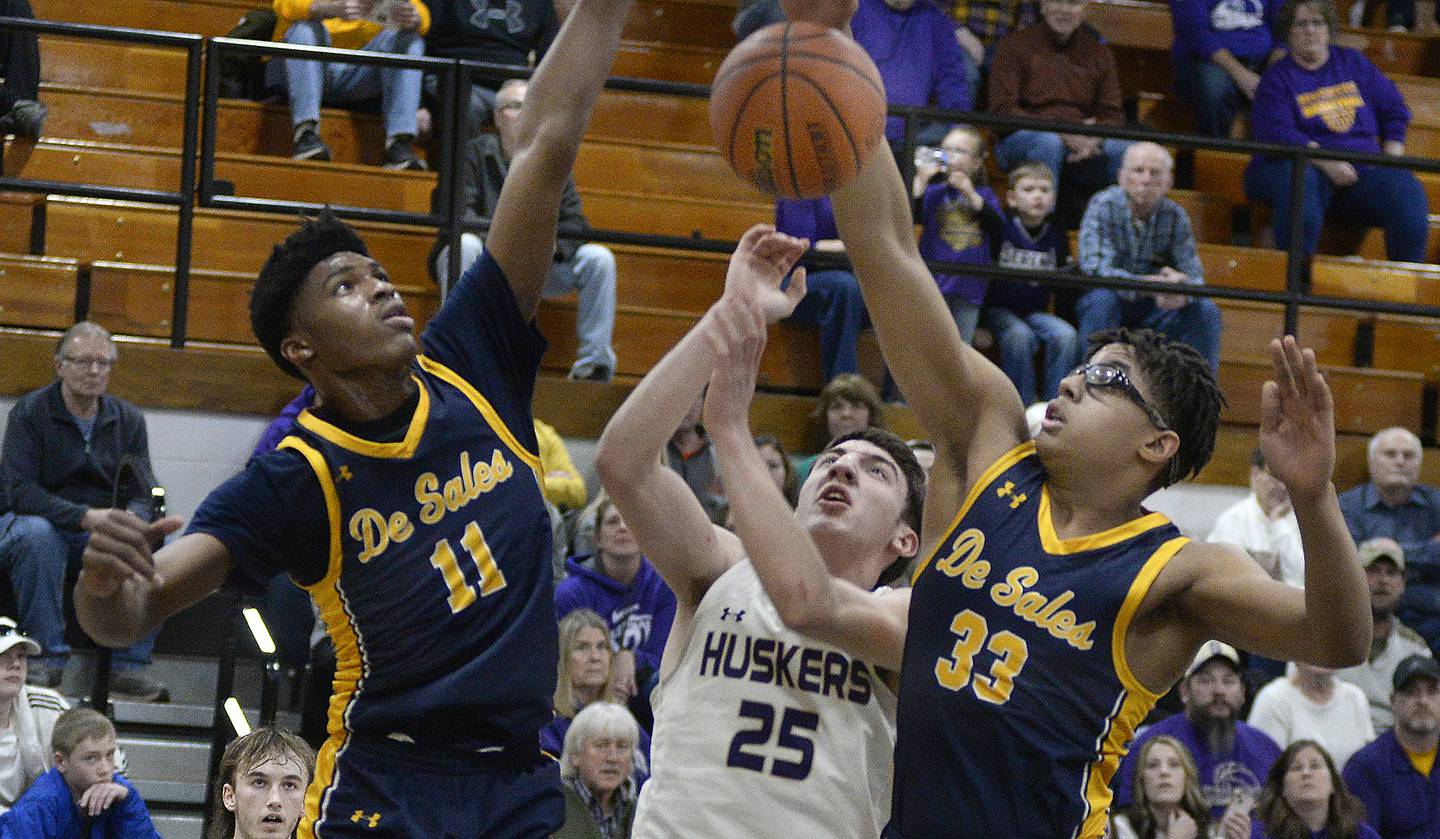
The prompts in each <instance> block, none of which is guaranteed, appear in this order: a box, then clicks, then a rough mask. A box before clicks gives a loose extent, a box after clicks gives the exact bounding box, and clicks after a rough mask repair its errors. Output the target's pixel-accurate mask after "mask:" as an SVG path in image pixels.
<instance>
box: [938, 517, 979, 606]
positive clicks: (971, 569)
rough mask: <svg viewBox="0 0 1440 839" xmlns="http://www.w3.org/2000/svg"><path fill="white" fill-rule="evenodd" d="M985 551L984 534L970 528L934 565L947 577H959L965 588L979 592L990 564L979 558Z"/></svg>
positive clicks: (958, 537) (951, 544)
mask: <svg viewBox="0 0 1440 839" xmlns="http://www.w3.org/2000/svg"><path fill="white" fill-rule="evenodd" d="M984 550H985V534H984V533H981V532H980V531H979V530H978V529H976V528H974V527H972V528H970V529H968V530H966V531H965V532H963V533H961V534H960V535H959V536H956V537H955V541H954V542H951V543H950V553H949V555H948V556H946V557H945V558H944V559H942V560H940V561H939V562H937V563H935V567H936V568H938V569H940V572H941V573H943V574H944V575H945V576H947V577H959V578H960V582H962V583H964V584H965V587H966V588H970V589H974V590H976V591H979V590H980V588H981V586H983V585H985V578H986V577H988V576H990V563H989V562H988V561H986V560H983V559H981V558H980V553H981V552H982V551H984Z"/></svg>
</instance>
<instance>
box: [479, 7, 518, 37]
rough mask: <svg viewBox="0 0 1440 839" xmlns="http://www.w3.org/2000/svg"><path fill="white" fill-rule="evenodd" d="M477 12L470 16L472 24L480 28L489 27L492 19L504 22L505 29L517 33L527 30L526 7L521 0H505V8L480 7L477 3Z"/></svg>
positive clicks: (513, 33)
mask: <svg viewBox="0 0 1440 839" xmlns="http://www.w3.org/2000/svg"><path fill="white" fill-rule="evenodd" d="M475 5H476V10H475V14H473V15H471V16H470V25H471V26H474V27H476V28H478V29H489V28H490V21H492V20H493V21H497V22H503V23H504V24H505V31H506V32H508V33H510V34H511V35H515V34H517V33H520V32H524V31H525V16H524V14H525V7H524V6H522V5H521V4H520V0H505V8H503V9H498V8H489V7H488V6H487V7H486V8H484V9H481V8H479V5H480V4H479V3H476V4H475Z"/></svg>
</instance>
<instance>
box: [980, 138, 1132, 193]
mask: <svg viewBox="0 0 1440 839" xmlns="http://www.w3.org/2000/svg"><path fill="white" fill-rule="evenodd" d="M1130 146H1131V142H1130V141H1129V140H1111V139H1108V138H1107V139H1105V140H1103V141H1102V145H1101V147H1100V151H1101V154H1103V155H1105V158H1106V164H1107V167H1108V169H1109V175H1110V180H1112V181H1113V180H1115V176H1116V175H1117V174H1118V173H1119V172H1120V162H1121V160H1122V159H1123V158H1124V157H1125V150H1126V149H1128V148H1130ZM1066 153H1067V151H1066V148H1065V141H1064V140H1062V139H1060V135H1059V134H1056V133H1055V132H1053V131H1031V130H1029V129H1023V130H1020V131H1016V132H1015V133H1014V134H1011V135H1010V136H1009V137H1006V138H1005V139H1003V140H1001V141H1000V143H999V145H997V146H996V147H995V162H996V163H998V164H1000V168H1001V169H1004V170H1005V171H1007V172H1008V171H1010V170H1011V169H1014V168H1015V167H1016V166H1019V165H1020V164H1021V163H1024V162H1025V161H1027V160H1033V161H1035V162H1037V163H1043V164H1045V165H1046V166H1048V167H1049V168H1050V171H1051V172H1054V173H1055V183H1057V184H1058V183H1060V169H1061V167H1063V166H1064V165H1065V155H1066Z"/></svg>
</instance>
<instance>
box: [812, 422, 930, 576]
mask: <svg viewBox="0 0 1440 839" xmlns="http://www.w3.org/2000/svg"><path fill="white" fill-rule="evenodd" d="M847 440H864V441H865V442H867V443H871V444H873V445H875V446H877V447H878V448H880V449H881V450H883V451H884V452H885V453H886V454H888V455H890V457H891V458H893V459H894V460H895V465H896V466H899V467H900V474H901V475H903V476H904V477H905V508H904V509H903V510H902V511H901V513H900V519H901V520H902V521H904V522H905V524H906V525H908V526H909V527H910V529H911V530H914V531H915V535H916V536H919V535H920V518H921V516H922V515H923V514H924V511H925V470H924V469H921V468H920V461H918V460H916V459H915V453H914V452H912V451H910V447H909V446H907V445H905V441H904V440H902V439H900V438H899V437H897V436H896V435H894V434H892V433H890V432H889V431H886V430H885V429H883V428H874V427H870V428H862V429H860V430H859V431H852V432H850V433H849V434H842V435H840V436H839V437H836V438H835V439H834V440H831V441H830V444H829V445H828V446H826V447H825V451H829V450H830V449H833V448H835V447H836V446H838V445H840V444H841V443H844V442H846V441H847ZM820 454H821V455H823V454H825V452H824V451H822V452H821V453H820ZM913 558H914V557H913V556H902V557H900V558H898V559H896V560H895V561H894V562H892V563H890V565H889V566H888V567H887V568H886V569H885V570H884V571H882V572H881V573H880V579H879V581H878V582H879V583H880V585H889V584H890V583H892V582H894V581H895V580H897V579H899V578H900V576H901V575H902V574H904V573H905V568H906V567H907V566H908V565H909V564H910V560H912V559H913Z"/></svg>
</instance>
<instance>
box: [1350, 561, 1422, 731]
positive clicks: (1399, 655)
mask: <svg viewBox="0 0 1440 839" xmlns="http://www.w3.org/2000/svg"><path fill="white" fill-rule="evenodd" d="M1357 552H1358V553H1359V555H1360V564H1361V565H1363V566H1365V578H1366V580H1367V581H1368V582H1369V583H1370V614H1371V615H1372V616H1374V619H1375V624H1374V629H1373V630H1372V632H1371V635H1370V658H1369V660H1367V661H1366V662H1365V663H1364V664H1358V665H1356V666H1354V667H1348V668H1346V669H1344V670H1339V671H1336V673H1335V677H1336V678H1337V679H1343V680H1345V681H1347V682H1350V683H1351V684H1354V685H1358V686H1359V687H1360V689H1361V690H1362V691H1364V693H1365V696H1366V698H1367V699H1368V700H1369V702H1370V719H1371V721H1372V722H1373V723H1374V725H1375V730H1376V731H1384V730H1385V729H1387V728H1389V727H1390V724H1391V723H1392V722H1393V721H1394V715H1393V714H1391V712H1390V691H1391V690H1392V685H1393V684H1394V678H1395V668H1396V667H1398V666H1399V664H1400V662H1402V661H1404V660H1405V659H1407V658H1409V657H1410V656H1412V655H1423V656H1428V655H1430V648H1429V647H1428V646H1426V645H1425V639H1424V638H1421V637H1420V634H1419V633H1418V632H1416V631H1415V630H1413V629H1411V628H1410V627H1408V626H1406V625H1405V624H1403V623H1401V622H1400V619H1399V618H1397V617H1395V606H1396V604H1397V603H1399V602H1400V597H1401V596H1402V595H1403V594H1404V593H1405V550H1404V549H1403V548H1401V547H1400V545H1399V543H1397V542H1396V541H1395V540H1394V539H1387V538H1385V537H1383V536H1380V537H1376V538H1374V539H1369V540H1366V541H1365V542H1362V543H1361V544H1360V546H1359V550H1358V551H1357Z"/></svg>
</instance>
